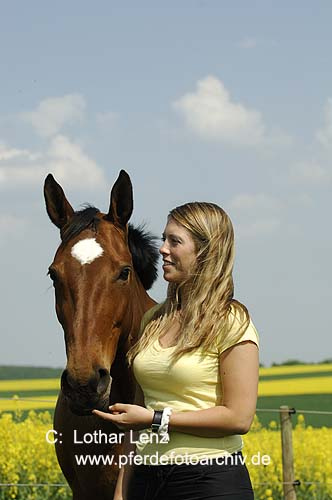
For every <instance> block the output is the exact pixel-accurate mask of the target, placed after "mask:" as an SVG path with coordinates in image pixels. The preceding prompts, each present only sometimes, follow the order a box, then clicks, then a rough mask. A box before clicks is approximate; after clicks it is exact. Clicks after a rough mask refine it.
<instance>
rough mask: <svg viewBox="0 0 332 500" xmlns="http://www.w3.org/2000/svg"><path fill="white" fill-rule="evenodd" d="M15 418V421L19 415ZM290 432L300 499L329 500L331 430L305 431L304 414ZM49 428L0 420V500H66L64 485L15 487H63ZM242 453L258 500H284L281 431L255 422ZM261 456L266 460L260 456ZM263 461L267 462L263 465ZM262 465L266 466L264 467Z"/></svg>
mask: <svg viewBox="0 0 332 500" xmlns="http://www.w3.org/2000/svg"><path fill="white" fill-rule="evenodd" d="M16 417H18V418H19V415H17V416H16ZM297 419H298V424H297V426H296V427H295V430H294V432H293V445H294V457H295V477H296V479H299V480H300V481H301V485H300V486H299V487H298V490H297V491H298V500H309V499H310V500H328V499H331V498H332V456H331V453H330V451H331V449H332V429H327V428H324V427H323V428H321V429H313V428H311V427H309V426H307V427H306V426H305V424H304V418H303V416H302V415H299V416H298V417H297ZM49 429H52V421H51V416H50V414H49V413H48V412H44V413H39V414H36V413H35V412H33V411H31V412H30V413H29V416H28V418H26V419H25V420H23V421H15V416H13V415H12V414H9V413H3V414H1V415H0V483H1V484H8V483H9V484H14V486H10V487H0V499H1V500H3V499H13V498H14V499H18V500H21V499H22V500H23V499H24V500H26V499H28V500H42V499H43V500H44V499H57V500H65V499H69V498H70V490H69V488H68V487H67V486H59V487H52V486H50V487H37V486H29V487H19V486H15V485H16V484H18V483H21V484H22V483H23V484H28V483H29V484H36V483H39V484H40V483H51V484H57V483H64V482H65V481H64V478H63V476H62V474H61V472H60V469H59V467H58V464H57V461H56V456H55V453H54V449H53V446H52V445H50V444H48V443H47V442H46V440H45V434H46V432H47V431H48V430H49ZM244 442H245V446H244V449H243V454H244V455H245V456H246V463H247V466H248V469H249V471H250V475H251V479H252V482H253V485H254V489H255V498H256V499H259V500H280V499H281V498H283V497H282V484H281V481H282V467H281V463H282V460H281V444H280V431H279V429H278V424H277V422H275V421H272V422H271V423H270V427H269V428H268V429H267V428H262V427H261V425H260V424H259V422H258V420H257V419H256V420H255V421H254V424H253V426H252V429H251V431H250V433H249V434H248V435H246V436H245V437H244ZM264 455H265V457H263V456H264ZM267 461H268V462H269V463H268V464H267ZM264 462H265V465H264Z"/></svg>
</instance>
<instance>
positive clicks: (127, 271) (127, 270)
mask: <svg viewBox="0 0 332 500" xmlns="http://www.w3.org/2000/svg"><path fill="white" fill-rule="evenodd" d="M129 274H130V267H125V268H124V269H122V271H121V272H120V274H119V280H122V281H126V280H127V279H128V276H129Z"/></svg>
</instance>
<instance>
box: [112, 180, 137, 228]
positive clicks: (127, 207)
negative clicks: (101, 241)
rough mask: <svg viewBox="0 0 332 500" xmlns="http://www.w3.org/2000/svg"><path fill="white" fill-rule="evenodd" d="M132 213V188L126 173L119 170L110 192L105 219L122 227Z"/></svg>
mask: <svg viewBox="0 0 332 500" xmlns="http://www.w3.org/2000/svg"><path fill="white" fill-rule="evenodd" d="M132 211H133V187H132V184H131V180H130V177H129V175H128V174H127V172H125V171H124V170H121V171H120V173H119V177H118V178H117V180H116V181H115V184H114V186H113V187H112V191H111V199H110V207H109V210H108V214H107V217H106V218H107V219H109V220H110V221H112V222H113V223H114V224H117V225H119V226H122V227H124V226H125V225H126V224H127V222H128V221H129V219H130V216H131V214H132Z"/></svg>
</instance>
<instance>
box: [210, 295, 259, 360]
mask: <svg viewBox="0 0 332 500" xmlns="http://www.w3.org/2000/svg"><path fill="white" fill-rule="evenodd" d="M245 310H246V309H244V308H243V307H241V304H240V303H239V302H236V301H235V302H234V303H233V304H232V305H231V310H230V316H231V329H230V332H229V334H228V336H227V339H226V341H225V342H224V343H223V346H222V349H221V350H220V351H219V354H221V352H223V351H225V350H226V349H228V348H229V347H233V345H236V344H239V343H240V342H245V341H251V342H253V343H254V344H256V345H257V346H258V347H259V336H258V332H257V330H256V327H255V325H254V323H253V321H252V318H251V316H250V314H249V313H248V314H249V322H248V324H247V327H246V328H245V329H244V331H243V332H242V335H241V336H240V337H238V338H236V337H237V335H236V332H238V331H239V330H240V329H241V328H242V329H243V328H244V324H245V323H246V322H247V315H246V313H245ZM233 339H236V340H235V341H234V340H233Z"/></svg>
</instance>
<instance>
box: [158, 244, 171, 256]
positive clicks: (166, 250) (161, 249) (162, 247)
mask: <svg viewBox="0 0 332 500" xmlns="http://www.w3.org/2000/svg"><path fill="white" fill-rule="evenodd" d="M159 253H161V255H163V254H167V253H169V252H168V249H167V245H166V242H165V241H164V243H163V244H162V245H161V247H160V248H159Z"/></svg>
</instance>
